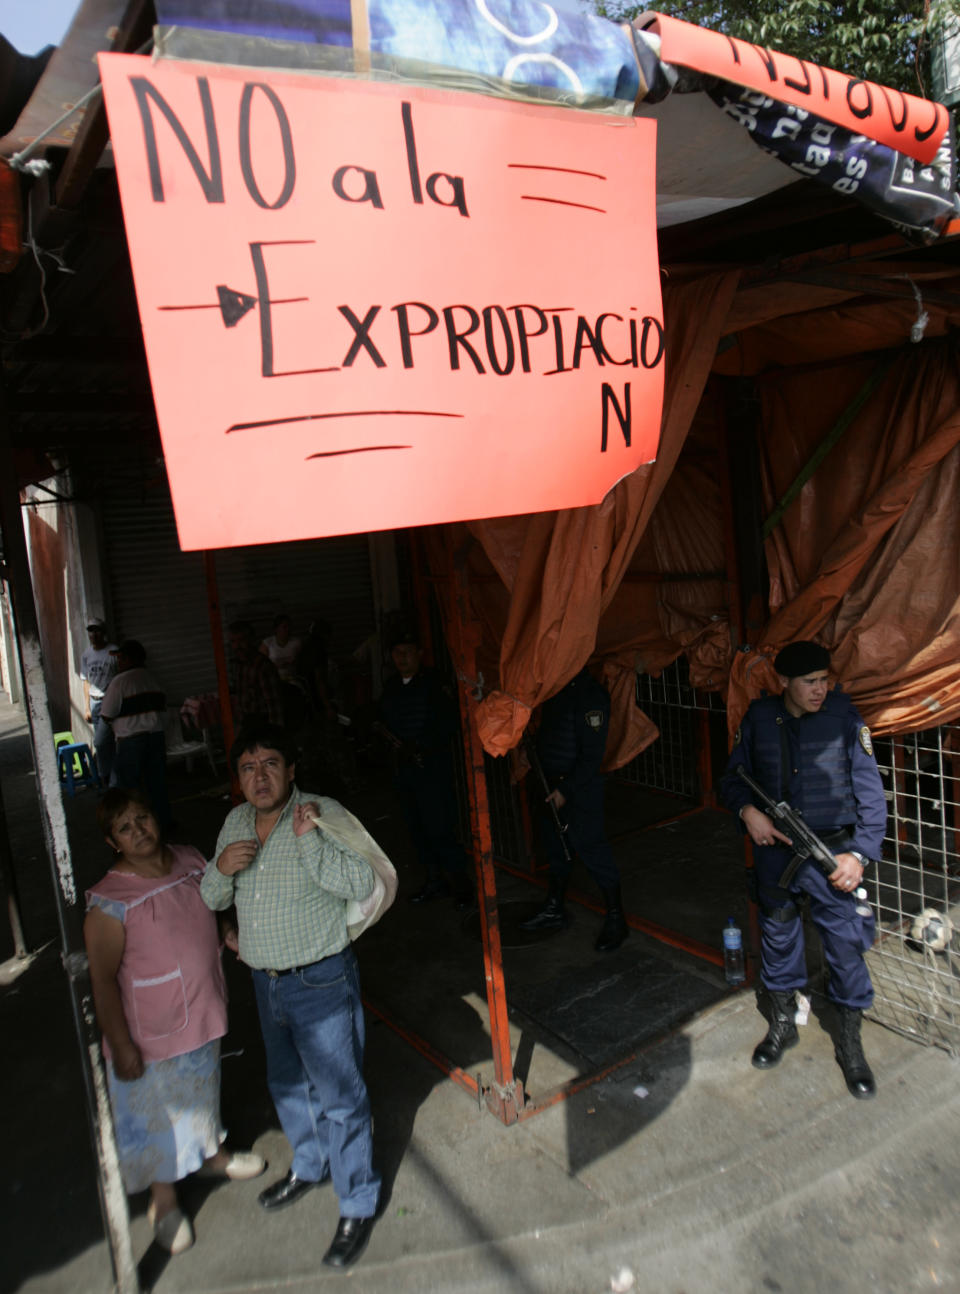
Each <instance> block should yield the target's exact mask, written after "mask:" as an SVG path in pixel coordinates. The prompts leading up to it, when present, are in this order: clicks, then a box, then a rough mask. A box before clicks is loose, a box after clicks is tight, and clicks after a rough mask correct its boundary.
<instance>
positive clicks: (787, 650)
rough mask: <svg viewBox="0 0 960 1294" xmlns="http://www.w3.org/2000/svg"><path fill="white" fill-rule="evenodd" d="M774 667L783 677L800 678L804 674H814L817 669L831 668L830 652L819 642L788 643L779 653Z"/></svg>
mask: <svg viewBox="0 0 960 1294" xmlns="http://www.w3.org/2000/svg"><path fill="white" fill-rule="evenodd" d="M773 668H774V669H775V670H776V671H777V673H778V674H780V675H781V676H782V677H783V678H799V677H801V675H803V674H814V673H816V671H817V670H821V669H829V668H830V653H829V652H828V651H827V649H826V647H821V646H820V644H819V643H811V642H796V643H788V644H787V646H786V647H784V648H783V649H782V651H779V652H778V653H777V655H776V658H775V660H774V662H773Z"/></svg>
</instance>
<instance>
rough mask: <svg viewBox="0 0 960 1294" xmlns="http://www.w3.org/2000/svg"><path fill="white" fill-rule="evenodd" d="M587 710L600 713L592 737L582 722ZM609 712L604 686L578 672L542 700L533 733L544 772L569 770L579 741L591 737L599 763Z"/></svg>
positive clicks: (554, 772) (573, 762) (576, 755)
mask: <svg viewBox="0 0 960 1294" xmlns="http://www.w3.org/2000/svg"><path fill="white" fill-rule="evenodd" d="M589 710H598V711H600V712H601V713H602V714H603V715H604V724H603V729H602V732H600V733H598V734H597V735H596V736H595V737H594V736H593V734H592V732H591V730H590V729H589V728H588V726H587V722H586V715H587V712H588V711H589ZM609 714H610V696H609V694H608V692H607V690H606V688H604V687H602V686H601V684H599V683H597V682H596V681H595V679H593V678H592V677H591V676H590V675H589V674H586V675H584V674H578V675H577V677H576V678H575V679H573V680H572V681H571V682H570V683H568V684H567V686H566V687H565V688H563V689H562V690H561V691H560V692H558V693H557V695H556V696H552V697H550V699H549V700H548V701H545V702H544V704H543V711H542V714H541V718H540V727H539V730H538V732H537V754H538V755H539V756H540V762H541V764H542V765H543V769H544V772H546V773H552V774H561V773H569V772H570V770H571V769H572V768H573V767H574V765H575V764H576V762H577V757H578V755H579V754H580V749H581V746H582V744H583V742H584V741H585V740H590V739H591V738H592V741H593V743H594V744H596V746H597V763H598V764H599V761H600V758H602V755H603V745H604V742H605V741H606V728H607V724H606V719H607V718H608V717H609Z"/></svg>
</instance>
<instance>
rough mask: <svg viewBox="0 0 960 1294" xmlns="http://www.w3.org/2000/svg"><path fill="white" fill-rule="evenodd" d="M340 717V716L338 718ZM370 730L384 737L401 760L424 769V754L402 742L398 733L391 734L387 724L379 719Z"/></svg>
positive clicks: (406, 742)
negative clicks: (406, 760)
mask: <svg viewBox="0 0 960 1294" xmlns="http://www.w3.org/2000/svg"><path fill="white" fill-rule="evenodd" d="M339 717H340V716H339V715H338V716H337V718H339ZM370 729H371V731H372V732H375V733H376V734H377V736H378V737H382V738H383V740H384V741H385V742H386V743H387V745H388V746H390V747H392V749H393V750H395V751H396V752H397V755H398V756H399V758H400V759H408V760H410V762H411V763H412V764H416V766H417V768H423V752H422V751H420V750H418V749H417V748H416V746H412V745H411V744H410V742H408V741H401V740H400V738H399V737H398V736H397V735H396V733H393V732H391V731H390V729H389V728H388V727H387V725H386V724H385V723H381V722H380V720H379V719H376V720H375V721H374V722H373V723H372V724H371V725H370Z"/></svg>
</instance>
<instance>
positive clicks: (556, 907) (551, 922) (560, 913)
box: [520, 877, 567, 930]
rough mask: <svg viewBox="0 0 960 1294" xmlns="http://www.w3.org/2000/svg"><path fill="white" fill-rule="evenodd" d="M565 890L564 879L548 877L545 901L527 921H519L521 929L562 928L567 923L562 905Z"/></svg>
mask: <svg viewBox="0 0 960 1294" xmlns="http://www.w3.org/2000/svg"><path fill="white" fill-rule="evenodd" d="M566 892H567V883H566V881H561V880H554V879H553V878H552V877H551V879H550V887H549V889H548V890H547V901H546V903H545V904H544V905H543V907H542V908H541V909H540V911H539V912H535V913H534V914H533V916H532V917H530V918H529V919H528V920H527V921H521V922H520V929H521V930H562V929H563V928H564V927H565V926H566V924H567V913H566V909H565V908H564V906H563V899H564V895H565V894H566Z"/></svg>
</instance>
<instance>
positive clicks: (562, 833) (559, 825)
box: [523, 739, 573, 863]
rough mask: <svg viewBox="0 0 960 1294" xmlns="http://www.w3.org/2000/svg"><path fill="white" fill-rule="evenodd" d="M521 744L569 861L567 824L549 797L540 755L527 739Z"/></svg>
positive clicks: (561, 846)
mask: <svg viewBox="0 0 960 1294" xmlns="http://www.w3.org/2000/svg"><path fill="white" fill-rule="evenodd" d="M523 744H524V746H525V747H526V751H527V758H528V759H529V760H530V767H531V768H532V769H533V771H534V772H535V773H536V775H537V777H538V778H539V780H540V785H541V786H542V787H543V793H544V797H545V799H546V802H547V804H549V806H550V813H551V815H552V816H553V825H554V826H555V827H556V829H557V835H558V836H559V837H560V848H561V849H562V850H563V856H564V858H566V860H567V862H568V863H570V862H572V861H573V855H572V854H571V853H570V845H569V843H568V841H567V828H568V826H569V824H568V823H566V822H564V820H563V818H561V817H560V810H559V809H558V808H557V806H556V804H555V803H554V801H553V800H552V799H551V798H550V795H551V791H552V789H553V788H552V787H551V785H550V783H549V782H548V781H547V775H546V773H545V772H544V771H543V765H542V764H541V763H540V756H539V755H538V754H537V748H536V746H535V745H534V744H533V742H532V741H531V740H529V739H528V740H525V741H524V743H523Z"/></svg>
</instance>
